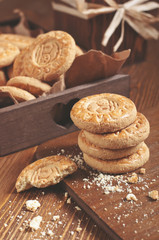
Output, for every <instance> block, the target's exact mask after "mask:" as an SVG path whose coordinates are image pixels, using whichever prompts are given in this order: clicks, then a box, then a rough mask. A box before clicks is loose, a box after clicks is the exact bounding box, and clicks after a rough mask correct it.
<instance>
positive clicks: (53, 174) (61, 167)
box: [15, 155, 77, 192]
mask: <svg viewBox="0 0 159 240" xmlns="http://www.w3.org/2000/svg"><path fill="white" fill-rule="evenodd" d="M76 170H77V165H76V164H75V163H74V162H73V161H72V160H71V159H70V158H68V157H65V156H62V155H54V156H48V157H45V158H42V159H39V160H37V161H36V162H33V163H31V164H30V165H28V166H27V167H26V168H24V169H23V170H22V172H21V173H20V175H19V176H18V178H17V181H16V185H15V186H16V189H17V192H21V191H24V190H27V189H29V188H31V187H37V188H44V187H48V186H50V185H54V184H57V183H59V182H60V181H61V180H62V179H63V178H64V177H66V176H67V175H69V174H72V173H73V172H75V171H76Z"/></svg>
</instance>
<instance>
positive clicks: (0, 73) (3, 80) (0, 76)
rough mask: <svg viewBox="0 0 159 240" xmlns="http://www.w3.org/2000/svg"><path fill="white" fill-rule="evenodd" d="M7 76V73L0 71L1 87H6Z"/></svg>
mask: <svg viewBox="0 0 159 240" xmlns="http://www.w3.org/2000/svg"><path fill="white" fill-rule="evenodd" d="M6 82H7V80H6V76H5V73H4V71H3V70H2V69H0V86H4V85H6Z"/></svg>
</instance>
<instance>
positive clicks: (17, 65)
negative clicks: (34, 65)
mask: <svg viewBox="0 0 159 240" xmlns="http://www.w3.org/2000/svg"><path fill="white" fill-rule="evenodd" d="M27 53H28V47H26V48H24V49H23V50H21V52H20V54H18V56H17V57H16V58H15V60H14V63H13V72H12V76H13V77H16V76H25V72H24V69H25V67H24V58H25V57H26V55H27Z"/></svg>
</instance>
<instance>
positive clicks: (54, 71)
mask: <svg viewBox="0 0 159 240" xmlns="http://www.w3.org/2000/svg"><path fill="white" fill-rule="evenodd" d="M75 54H76V45H75V41H74V39H73V38H72V37H71V35H69V34H68V33H66V32H63V31H51V32H48V33H45V34H40V35H39V36H38V37H37V38H36V39H35V41H34V42H33V43H32V44H31V45H30V46H29V47H28V49H27V52H26V53H24V58H23V65H22V69H21V70H20V72H19V74H18V75H23V76H29V77H34V78H36V79H39V80H42V81H47V82H49V81H53V80H54V79H57V78H58V77H59V76H61V75H62V74H63V73H64V72H66V71H67V69H68V68H69V67H70V66H71V64H72V62H73V60H74V58H75ZM15 75H17V73H16V70H15V67H14V76H15Z"/></svg>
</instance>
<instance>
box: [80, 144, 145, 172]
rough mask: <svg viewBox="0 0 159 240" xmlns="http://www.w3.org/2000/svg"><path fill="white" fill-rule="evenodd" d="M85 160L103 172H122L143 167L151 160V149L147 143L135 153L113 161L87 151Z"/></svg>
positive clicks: (84, 156)
mask: <svg viewBox="0 0 159 240" xmlns="http://www.w3.org/2000/svg"><path fill="white" fill-rule="evenodd" d="M83 158H84V161H85V162H86V163H87V165H88V166H90V167H91V168H93V169H96V170H98V171H100V172H103V173H110V174H120V173H127V172H131V171H134V170H136V169H138V168H140V167H142V166H143V165H144V164H145V163H146V162H147V161H148V160H149V149H148V147H147V145H146V144H145V143H143V146H142V147H141V148H140V149H139V150H138V151H137V152H136V153H134V154H132V155H130V156H129V157H126V158H121V159H116V160H112V161H106V160H101V159H99V158H94V157H91V156H89V155H87V154H86V153H84V154H83Z"/></svg>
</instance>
